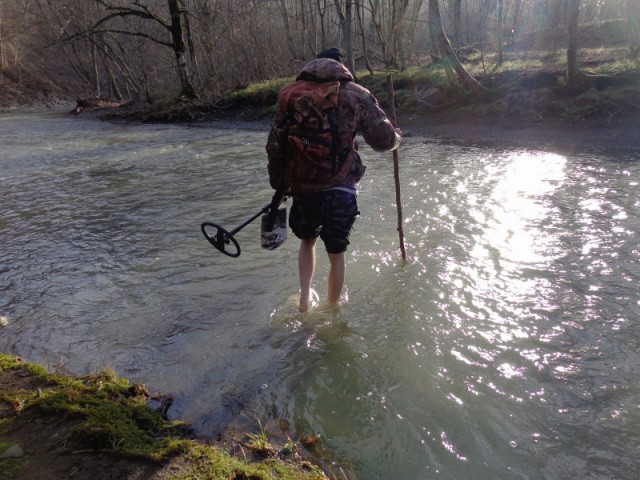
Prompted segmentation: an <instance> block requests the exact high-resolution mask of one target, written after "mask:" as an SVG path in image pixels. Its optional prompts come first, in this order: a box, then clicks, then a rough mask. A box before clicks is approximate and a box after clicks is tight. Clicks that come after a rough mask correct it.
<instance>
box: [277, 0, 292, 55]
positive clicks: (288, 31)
mask: <svg viewBox="0 0 640 480" xmlns="http://www.w3.org/2000/svg"><path fill="white" fill-rule="evenodd" d="M280 14H281V15H282V22H283V23H284V35H285V37H286V39H287V46H288V47H289V52H291V56H292V57H293V58H296V46H295V42H294V41H293V36H292V35H291V26H290V25H289V15H288V14H287V5H286V3H285V0H280Z"/></svg>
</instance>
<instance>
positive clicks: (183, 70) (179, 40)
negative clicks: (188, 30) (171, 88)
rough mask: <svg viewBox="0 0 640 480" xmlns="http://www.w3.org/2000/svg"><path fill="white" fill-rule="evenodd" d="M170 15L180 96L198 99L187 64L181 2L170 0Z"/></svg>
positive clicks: (170, 28)
mask: <svg viewBox="0 0 640 480" xmlns="http://www.w3.org/2000/svg"><path fill="white" fill-rule="evenodd" d="M168 2H169V14H170V16H171V23H170V27H169V31H170V32H171V41H172V44H173V51H174V53H175V57H176V62H177V64H178V77H179V78H180V95H181V96H183V97H186V98H189V99H193V98H196V97H197V95H196V91H195V89H194V88H193V85H192V84H191V77H190V76H189V66H188V64H187V53H186V47H185V44H184V32H183V29H182V9H181V8H180V5H179V0H168Z"/></svg>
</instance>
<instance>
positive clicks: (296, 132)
mask: <svg viewBox="0 0 640 480" xmlns="http://www.w3.org/2000/svg"><path fill="white" fill-rule="evenodd" d="M358 133H360V134H361V135H362V136H363V138H364V140H365V141H366V142H367V143H368V144H369V145H370V146H371V148H373V149H374V150H376V151H379V152H386V151H391V150H394V149H396V148H398V145H399V144H400V138H401V132H400V130H399V129H395V128H394V127H393V125H392V124H391V122H390V121H389V120H388V119H387V116H386V115H385V113H384V112H383V111H382V110H381V109H380V107H379V106H378V101H377V100H376V99H375V97H374V96H373V95H372V94H371V93H370V92H369V91H368V90H367V89H365V88H364V87H362V86H360V85H357V84H356V83H354V81H353V76H352V75H351V73H350V72H349V70H348V69H347V68H346V67H345V66H344V65H343V64H342V54H341V52H340V50H339V49H337V48H329V49H327V50H324V51H322V52H321V53H320V54H318V56H317V57H316V59H315V60H313V61H311V62H309V63H308V64H307V65H306V66H305V67H304V68H303V69H302V72H300V74H299V75H298V77H297V78H296V81H295V82H293V83H292V84H290V85H287V86H285V87H284V88H283V89H282V90H280V92H279V94H278V111H277V113H276V116H275V119H274V122H273V125H272V127H271V131H270V133H269V139H268V141H267V147H266V148H267V154H268V165H267V168H268V172H269V183H270V185H271V187H273V188H274V189H276V190H282V191H284V192H285V194H286V195H288V196H291V197H292V198H293V204H292V206H291V214H290V217H289V226H290V227H291V230H292V231H293V233H294V234H295V235H296V237H298V238H299V239H300V240H301V243H300V251H299V254H298V273H299V275H300V305H299V309H300V311H301V312H306V311H307V310H308V309H309V296H310V291H311V281H312V279H313V273H314V270H315V263H316V256H315V247H316V241H317V239H318V237H320V238H321V239H322V241H323V242H324V245H325V248H326V250H327V254H328V256H329V280H328V291H327V297H328V298H327V301H328V303H329V305H337V303H338V300H339V299H340V295H341V294H342V287H343V285H344V279H345V258H344V253H345V251H346V250H347V246H348V245H349V233H350V231H351V228H352V227H353V224H354V222H355V219H356V216H357V215H358V214H359V213H360V212H358V204H357V202H356V183H357V182H358V181H360V179H361V178H362V175H363V174H364V171H365V166H364V165H363V164H362V161H361V160H360V156H359V155H358V144H357V142H356V139H355V138H356V134H358Z"/></svg>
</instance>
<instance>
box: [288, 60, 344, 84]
mask: <svg viewBox="0 0 640 480" xmlns="http://www.w3.org/2000/svg"><path fill="white" fill-rule="evenodd" d="M296 80H312V81H314V82H330V81H334V80H347V81H351V82H352V81H353V75H351V72H350V71H349V70H348V69H347V67H345V66H344V65H343V64H341V63H340V62H336V61H335V60H331V59H330V58H316V59H315V60H312V61H310V62H309V63H307V64H306V65H305V66H304V68H303V69H302V71H301V72H300V74H299V75H298V76H297V77H296Z"/></svg>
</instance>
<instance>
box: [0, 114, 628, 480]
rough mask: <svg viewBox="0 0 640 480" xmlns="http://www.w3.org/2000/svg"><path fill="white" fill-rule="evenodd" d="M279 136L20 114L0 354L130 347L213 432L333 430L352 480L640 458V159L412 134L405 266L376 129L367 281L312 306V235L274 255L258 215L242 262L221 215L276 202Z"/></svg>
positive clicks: (322, 442)
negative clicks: (207, 234)
mask: <svg viewBox="0 0 640 480" xmlns="http://www.w3.org/2000/svg"><path fill="white" fill-rule="evenodd" d="M265 140H266V131H265V130H264V129H216V128H211V127H208V128H204V127H198V128H196V127H185V126H174V125H119V124H117V125H112V124H108V123H104V122H97V121H92V120H86V119H84V120H83V119H77V118H70V117H68V116H65V115H63V114H60V113H55V112H54V113H47V114H34V113H30V114H3V115H2V116H0V143H1V144H2V148H1V149H0V151H1V153H0V188H1V193H0V199H1V203H0V245H1V249H0V323H2V325H3V326H2V327H0V351H2V352H6V353H13V354H18V355H20V356H22V357H24V358H25V359H27V360H29V361H36V362H41V363H43V364H44V365H46V366H47V367H49V368H50V369H51V370H58V371H63V372H72V373H76V374H85V373H95V372H96V371H98V370H100V369H101V368H103V367H105V366H107V367H111V368H113V369H114V370H115V371H116V372H117V373H118V374H119V375H122V376H125V377H127V378H129V379H130V380H131V381H134V382H142V383H145V384H147V386H148V387H149V388H150V389H151V390H152V391H154V392H162V393H169V394H171V395H173V396H174V398H175V401H174V403H173V405H172V407H171V409H170V412H169V414H170V417H171V418H179V419H182V420H185V421H187V422H191V423H192V424H193V425H194V427H195V429H196V431H197V432H198V433H199V434H201V435H204V436H210V437H215V436H217V435H218V434H220V433H222V432H224V431H225V430H226V429H228V428H244V429H254V430H255V429H256V428H257V425H258V422H260V423H261V424H263V425H268V426H269V428H270V429H271V430H276V429H277V428H276V427H275V426H274V425H279V426H282V427H286V426H288V428H289V430H288V431H287V432H286V434H290V435H296V436H298V437H302V436H305V435H315V436H317V438H318V439H319V445H318V446H317V447H316V454H317V455H318V458H319V459H320V460H322V461H325V462H326V465H327V466H328V468H333V469H334V470H333V471H334V472H337V473H336V475H338V474H339V475H342V472H344V474H345V475H348V476H349V477H350V478H359V479H400V480H409V479H418V478H421V479H422V478H425V479H428V478H441V479H462V478H464V479H489V478H490V479H498V478H499V479H576V478H580V479H613V478H616V479H632V478H638V477H637V475H638V473H637V472H638V471H640V451H639V449H640V434H639V432H640V383H639V382H638V378H640V358H639V357H640V330H639V329H638V317H639V314H640V288H639V286H638V285H639V284H638V282H639V280H640V246H639V245H638V241H637V239H638V236H639V235H640V201H639V200H638V189H639V184H640V164H639V163H638V161H637V153H635V154H634V153H624V152H618V153H615V154H612V153H607V152H597V151H584V152H580V153H577V154H576V153H573V154H571V155H564V154H561V153H559V152H554V151H553V150H552V149H540V150H523V149H508V148H504V147H499V148H498V147H487V146H470V145H466V146H455V145H447V144H441V143H438V142H435V141H430V140H429V139H425V138H417V137H416V138H407V140H406V142H405V144H404V145H403V147H402V148H401V153H400V158H401V162H402V166H401V180H402V198H403V208H404V232H405V237H406V249H407V261H406V262H402V261H401V259H400V254H399V249H398V235H397V232H396V209H395V205H394V202H395V194H394V186H393V171H392V166H391V162H390V156H389V155H380V154H376V153H374V152H372V151H370V150H369V149H367V148H363V157H364V158H365V159H366V162H365V163H367V164H368V167H369V168H368V170H367V174H366V175H365V178H364V179H363V181H362V183H361V186H360V192H359V197H358V199H359V204H360V211H361V216H360V218H359V219H358V221H357V223H356V226H355V230H354V232H353V234H352V246H351V248H350V250H349V252H348V255H347V269H348V273H347V282H346V297H348V301H347V302H346V303H345V304H344V305H342V307H341V308H340V310H339V312H337V313H336V312H333V313H331V312H329V313H323V312H320V311H312V312H311V313H309V314H307V315H302V314H298V313H295V309H293V308H292V307H291V304H290V302H289V301H288V298H289V297H290V296H291V295H293V294H295V293H296V291H297V288H298V285H297V274H296V272H297V270H296V269H297V267H296V253H297V241H296V240H295V239H294V238H289V240H287V242H286V243H285V244H284V245H283V246H282V247H281V248H280V249H278V250H275V251H266V250H262V249H260V245H259V225H258V222H257V221H256V222H255V223H252V224H250V225H249V226H247V227H246V228H245V229H243V230H242V231H241V232H239V233H238V234H237V235H236V238H237V240H238V242H239V243H240V245H241V248H242V254H241V256H240V257H239V258H230V257H226V256H224V255H222V254H221V253H219V252H218V251H217V250H215V249H214V248H213V247H212V246H211V245H209V244H208V243H207V241H206V240H205V238H204V237H203V236H202V234H201V232H200V224H201V223H202V222H204V221H215V222H216V223H219V224H222V225H223V226H225V227H227V228H228V229H231V228H233V227H234V226H236V225H239V224H240V223H242V222H243V221H244V220H246V219H247V218H249V217H250V216H251V215H252V214H254V213H256V212H257V211H259V210H260V208H261V207H262V206H264V205H265V204H266V203H268V202H269V199H270V196H271V191H270V189H269V188H268V185H267V179H266V169H265V162H266V155H265V152H264V144H265ZM290 237H291V234H290ZM318 254H319V256H318V267H317V271H316V281H315V284H314V285H315V289H316V291H317V292H318V294H319V296H320V297H323V296H324V294H325V283H326V269H327V261H326V255H324V251H323V248H322V247H319V248H318ZM340 469H341V470H342V471H340ZM338 478H343V477H338Z"/></svg>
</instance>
